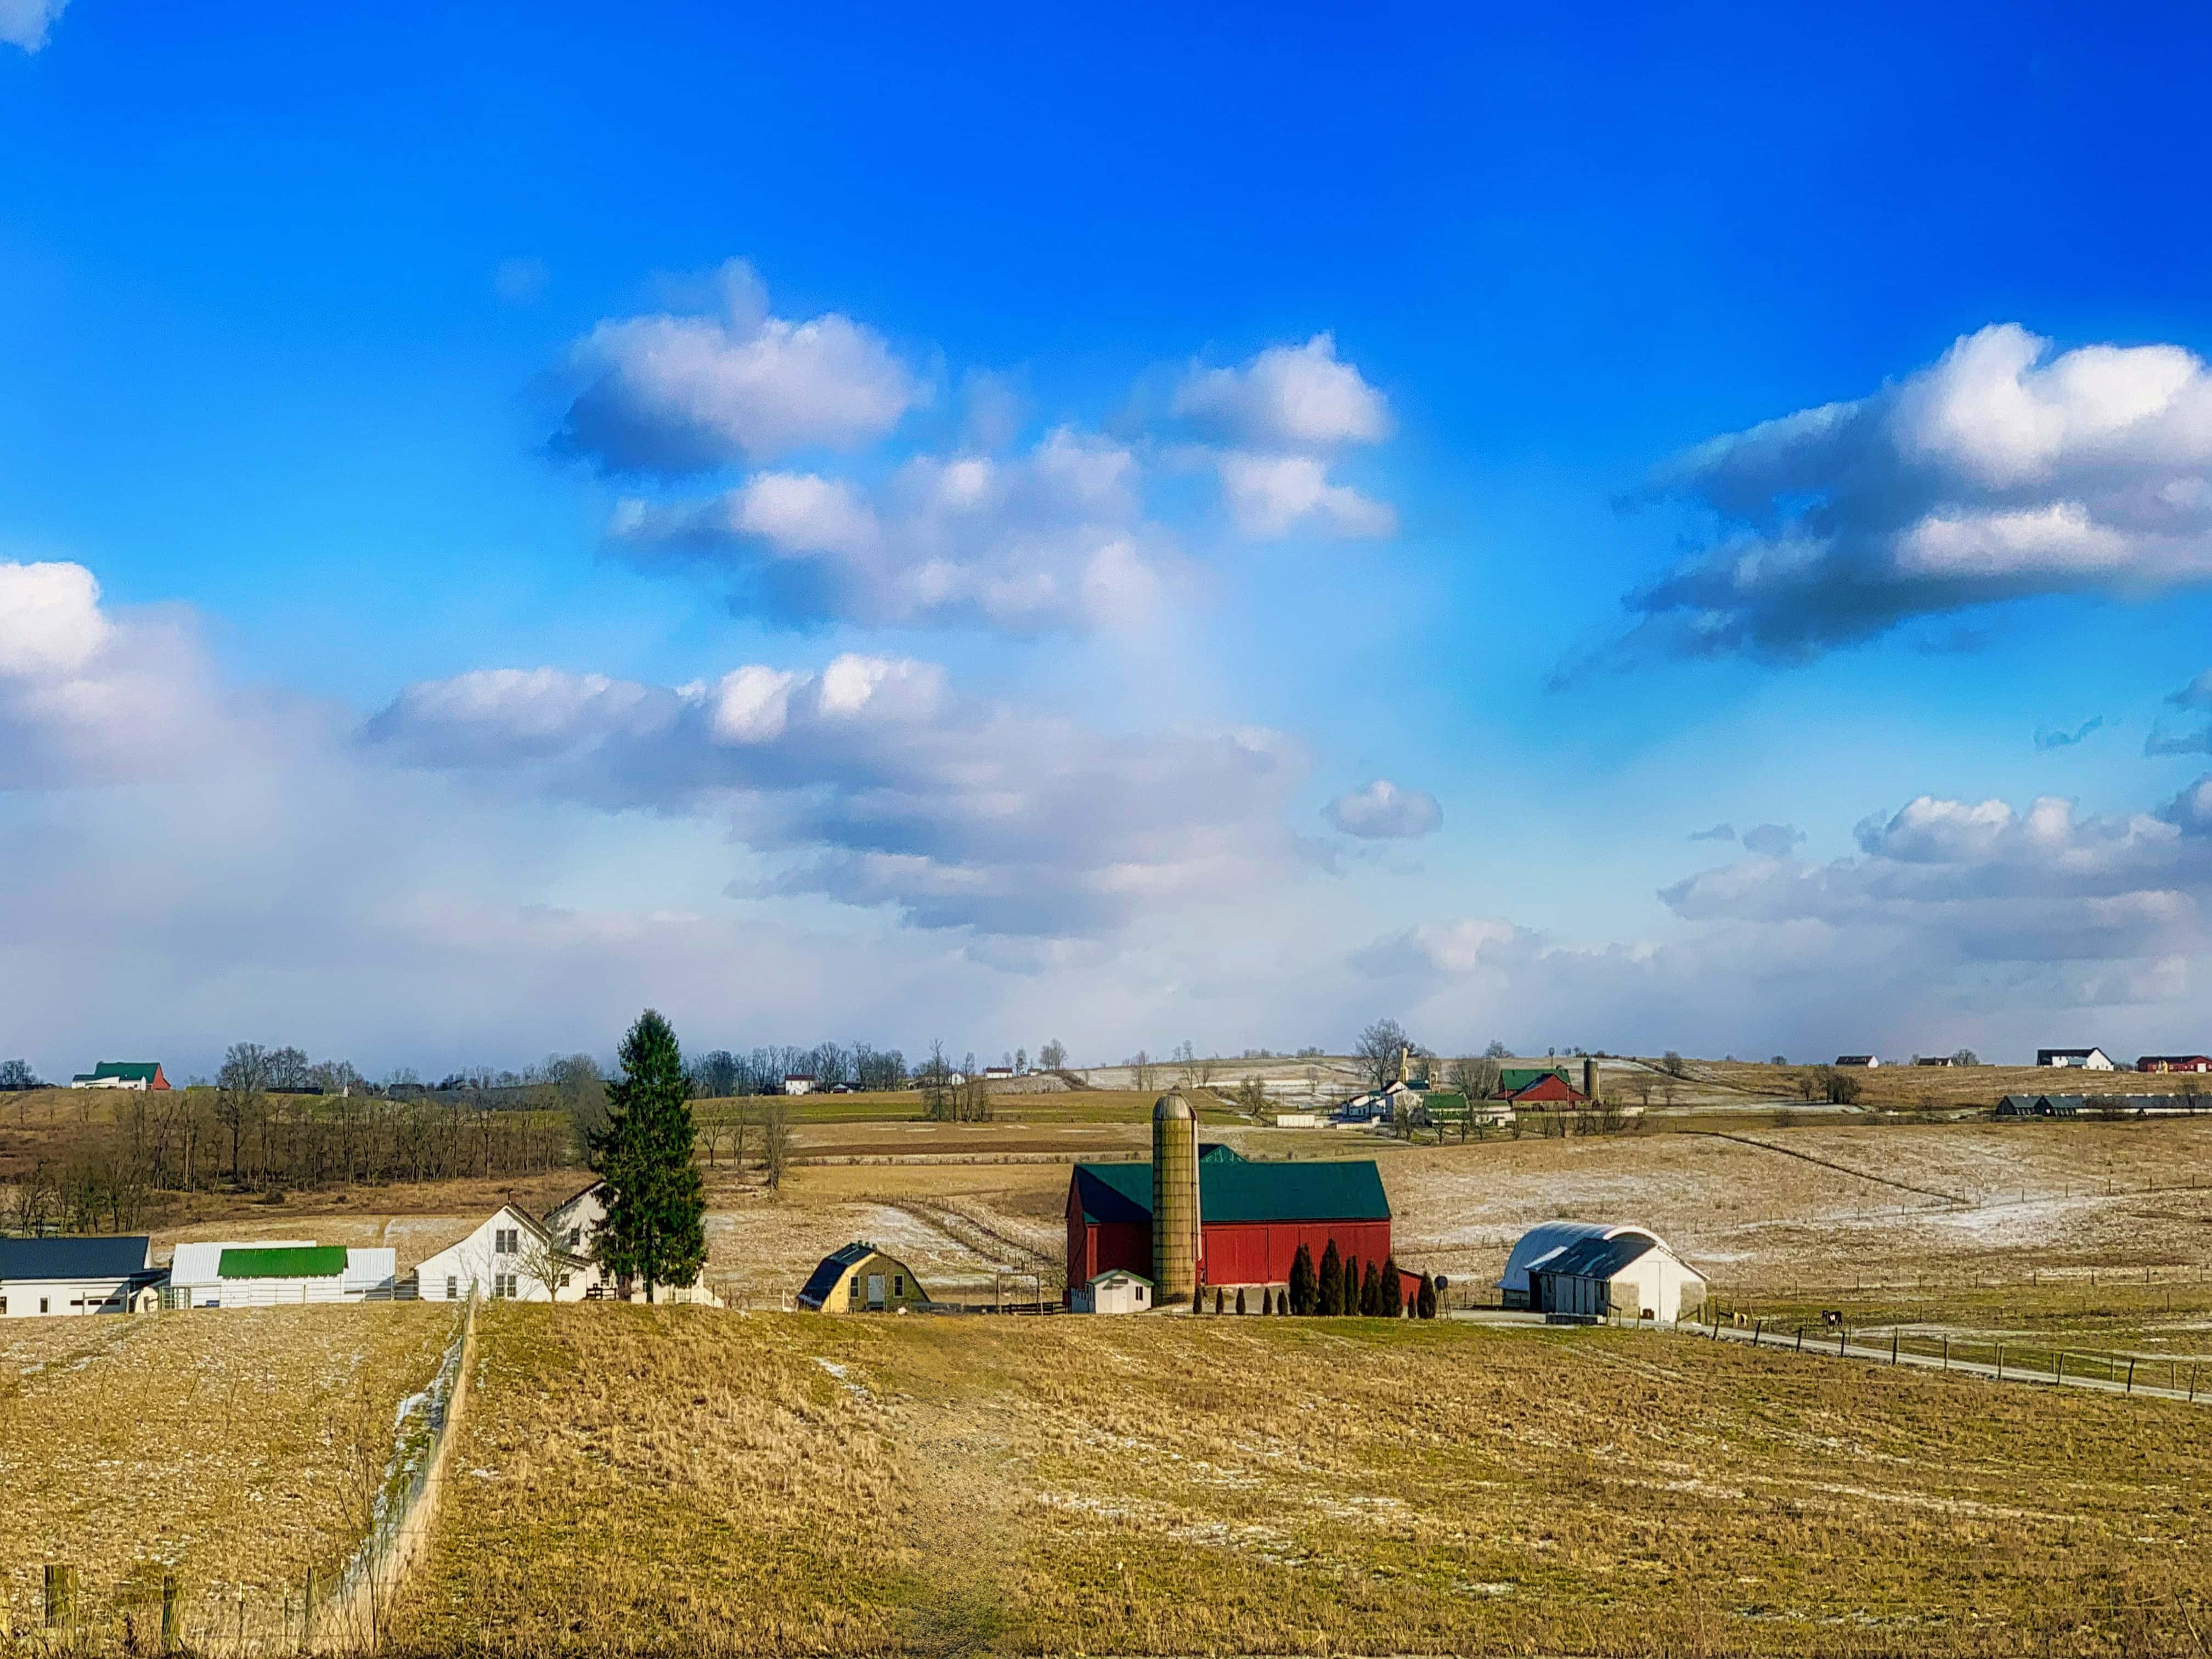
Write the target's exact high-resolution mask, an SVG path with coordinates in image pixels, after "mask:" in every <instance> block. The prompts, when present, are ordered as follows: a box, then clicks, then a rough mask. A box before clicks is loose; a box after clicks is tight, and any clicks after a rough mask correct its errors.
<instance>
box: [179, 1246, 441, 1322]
mask: <svg viewBox="0 0 2212 1659" xmlns="http://www.w3.org/2000/svg"><path fill="white" fill-rule="evenodd" d="M397 1273H398V1257H397V1253H396V1252H394V1251H392V1250H391V1249H385V1248H383V1247H381V1246H378V1247H374V1248H369V1249H354V1248H351V1247H349V1246H347V1245H343V1244H318V1243H315V1242H314V1241H313V1239H304V1238H290V1239H265V1238H258V1239H252V1240H247V1241H240V1242H235V1243H221V1242H215V1243H187V1244H179V1245H178V1246H177V1250H176V1255H175V1256H174V1257H173V1259H172V1260H171V1261H170V1263H169V1288H168V1291H167V1297H168V1300H169V1302H170V1303H171V1304H173V1305H175V1306H179V1307H185V1308H270V1307H280V1308H281V1307H297V1306H300V1305H301V1304H305V1303H310V1302H388V1301H390V1300H392V1297H393V1296H394V1295H395V1294H396V1290H397V1286H396V1279H397Z"/></svg>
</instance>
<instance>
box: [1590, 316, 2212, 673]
mask: <svg viewBox="0 0 2212 1659" xmlns="http://www.w3.org/2000/svg"><path fill="white" fill-rule="evenodd" d="M1650 495H1653V496H1655V497H1665V498H1673V499H1676V500H1680V501H1687V502H1689V503H1692V504H1693V505H1695V506H1697V507H1701V508H1704V509H1706V510H1708V511H1710V513H1711V514H1712V515H1713V517H1714V518H1715V519H1716V520H1717V523H1718V524H1719V526H1720V527H1721V529H1720V533H1719V535H1718V537H1717V539H1716V540H1715V541H1714V542H1713V544H1711V546H1710V547H1708V548H1707V549H1706V550H1705V551H1704V552H1702V553H1700V554H1699V555H1697V556H1694V557H1692V558H1691V559H1689V560H1688V561H1687V562H1685V563H1683V564H1681V565H1680V566H1678V567H1677V568H1675V569H1674V570H1673V571H1671V572H1669V573H1668V574H1667V575H1665V576H1663V577H1661V578H1660V579H1658V580H1656V581H1653V582H1651V583H1650V584H1648V585H1647V586H1644V587H1642V588H1639V589H1638V590H1636V591H1634V592H1632V593H1630V594H1629V595H1628V597H1627V599H1626V605H1627V607H1628V609H1629V610H1630V611H1632V613H1634V614H1635V615H1636V616H1637V617H1639V618H1640V621H1639V623H1638V626H1637V628H1636V629H1635V633H1634V636H1633V637H1635V638H1637V639H1638V641H1641V642H1644V643H1645V644H1649V645H1652V646H1656V647H1663V648H1665V649H1668V650H1672V651H1675V652H1680V653H1689V654H1695V655H1707V656H1712V655H1723V654H1731V653H1745V654H1749V655H1753V656H1758V657H1765V658H1770V659H1803V658H1807V657H1810V656H1814V655H1816V654H1818V653H1821V652H1824V651H1826V650H1829V649H1832V648H1833V647H1838V646H1840V645H1844V644H1848V643H1850V642H1852V641H1859V640H1863V639H1867V638H1869V637H1872V636H1874V635H1878V634H1881V633H1882V632H1884V631H1886V630H1887V629H1891V628H1893V627H1895V626H1897V625H1898V624H1899V623H1902V622H1905V621H1906V620H1907V619H1909V618H1912V617H1920V616H1926V615H1931V614H1936V613H1945V612H1953V611H1962V610H1966V609H1967V608H1969V607H1972V606H1977V605H1989V604H1991V603H1994V602H1996V601H2000V600H2005V599H2024V598H2030V597H2033V596H2037V595H2043V594H2053V593H2098V594H2109V595H2121V596H2127V595H2142V594H2149V593H2155V592H2164V591H2168V590H2172V589H2174V588H2179V587H2188V586H2201V585H2203V584H2204V583H2206V582H2207V581H2212V376H2208V374H2207V372H2206V368H2205V365H2204V364H2203V362H2202V361H2200V360H2199V359H2198V358H2197V357H2196V356H2194V355H2193V354H2191V353H2190V352H2189V351H2186V350H2185V349H2182V348H2180V347H2179V346H2170V345H2154V346H2140V347H2119V346H2110V345H2092V346H2084V347H2081V348H2078V349H2074V350H2069V351H2063V352H2054V350H2053V349H2052V345H2051V342H2050V341H2048V340H2046V339H2044V338H2041V337H2039V336H2037V335H2034V334H2031V333H2029V332H2028V331H2027V330H2025V329H2023V328H2021V327H2019V326H2017V325H2011V324H2004V325H1995V326H1991V327H1989V328H1984V329H1983V330H1981V331H1979V332H1978V333H1975V334H1972V335H1968V336H1966V337H1962V338H1961V339H1960V340H1959V341H1958V342H1957V343H1955V344H1954V345H1953V346H1952V348H1951V349H1949V350H1948V352H1946V353H1945V354H1944V356H1942V359H1941V360H1940V361H1939V362H1936V363H1935V364H1933V365H1931V366H1930V367H1929V368H1924V369H1922V370H1920V371H1918V372H1917V373H1916V374H1911V375H1910V376H1908V377H1906V378H1905V380H1902V381H1900V382H1899V383H1898V384H1896V385H1894V386H1888V387H1886V388H1884V389H1883V390H1882V391H1880V392H1875V393H1874V394H1873V395H1871V396H1869V397H1867V398H1861V399H1859V400H1857V401H1856V402H1850V403H1838V404H1824V405H1822V406H1820V407H1819V408H1815V409H1808V410H1802V411H1800V412H1799V413H1797V414H1795V415H1790V416H1784V417H1783V418H1781V419H1778V420H1774V421H1769V422H1765V424H1763V425H1760V426H1757V427H1753V428H1750V429H1749V430H1747V431H1744V432H1738V433H1733V434H1729V435H1726V436H1723V437H1719V438H1715V439H1713V440H1711V441H1709V442H1707V443H1705V444H1702V445H1700V446H1699V447H1697V448H1695V449H1692V450H1691V451H1689V452H1688V453H1686V454H1684V455H1682V456H1680V457H1679V458H1677V459H1675V460H1674V461H1673V462H1671V463H1670V464H1668V465H1667V466H1666V467H1664V468H1662V469H1661V471H1659V472H1658V473H1657V474H1656V476H1655V477H1654V479H1653V481H1652V483H1651V486H1650Z"/></svg>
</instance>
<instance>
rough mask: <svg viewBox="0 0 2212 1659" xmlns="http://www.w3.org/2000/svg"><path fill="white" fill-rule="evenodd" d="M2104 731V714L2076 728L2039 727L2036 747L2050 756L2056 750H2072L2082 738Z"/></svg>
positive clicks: (2083, 722) (2095, 716)
mask: <svg viewBox="0 0 2212 1659" xmlns="http://www.w3.org/2000/svg"><path fill="white" fill-rule="evenodd" d="M2104 729H2105V717H2104V716H2103V715H2102V714H2097V715H2093V716H2092V717H2091V718H2090V719H2088V720H2083V721H2082V722H2081V725H2079V726H2071V727H2069V726H2038V727H2037V728H2036V731H2035V747H2036V750H2037V751H2038V752H2039V753H2042V754H2049V753H2050V752H2051V750H2054V749H2071V748H2073V747H2074V746H2075V744H2078V743H2080V742H2081V740H2082V738H2087V737H2089V736H2091V735H2092V734H2093V733H2095V732H2101V731H2103V730H2104Z"/></svg>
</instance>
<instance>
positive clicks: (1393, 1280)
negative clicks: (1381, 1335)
mask: <svg viewBox="0 0 2212 1659" xmlns="http://www.w3.org/2000/svg"><path fill="white" fill-rule="evenodd" d="M1382 1307H1383V1317H1384V1318H1385V1319H1395V1318H1397V1317H1398V1316H1399V1315H1401V1314H1402V1313H1404V1312H1405V1311H1406V1286H1405V1284H1404V1282H1403V1281H1402V1280H1401V1279H1399V1277H1398V1258H1397V1257H1396V1256H1395V1255H1386V1256H1384V1257H1383V1304H1382Z"/></svg>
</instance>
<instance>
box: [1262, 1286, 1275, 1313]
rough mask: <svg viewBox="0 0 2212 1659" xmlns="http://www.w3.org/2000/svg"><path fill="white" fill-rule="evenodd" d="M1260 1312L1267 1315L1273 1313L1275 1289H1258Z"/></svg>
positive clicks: (1271, 1287) (1264, 1287)
mask: <svg viewBox="0 0 2212 1659" xmlns="http://www.w3.org/2000/svg"><path fill="white" fill-rule="evenodd" d="M1260 1311H1261V1313H1262V1314H1267V1315H1272V1314H1273V1312H1274V1311H1275V1288H1274V1286H1273V1285H1261V1287H1260Z"/></svg>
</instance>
